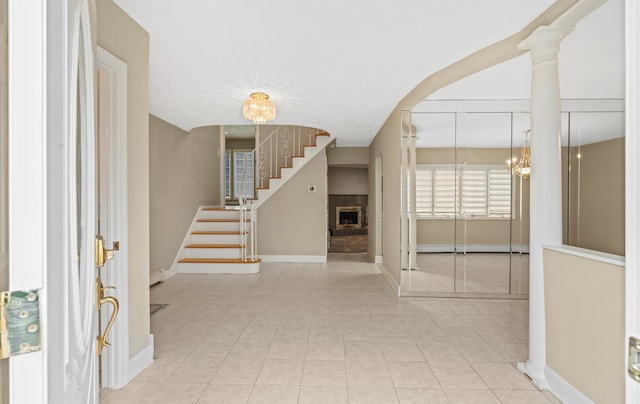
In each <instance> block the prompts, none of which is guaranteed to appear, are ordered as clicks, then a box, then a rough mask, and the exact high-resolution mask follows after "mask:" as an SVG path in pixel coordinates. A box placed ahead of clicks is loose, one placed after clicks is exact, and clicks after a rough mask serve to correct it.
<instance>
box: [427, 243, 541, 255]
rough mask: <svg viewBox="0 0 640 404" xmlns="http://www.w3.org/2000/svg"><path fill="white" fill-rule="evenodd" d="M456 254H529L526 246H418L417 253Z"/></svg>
mask: <svg viewBox="0 0 640 404" xmlns="http://www.w3.org/2000/svg"><path fill="white" fill-rule="evenodd" d="M456 248H457V252H458V253H463V252H486V253H508V252H513V253H523V254H528V253H529V246H528V245H527V244H467V245H466V246H465V245H464V244H458V245H457V246H455V245H454V244H418V252H419V253H453V252H455V251H456Z"/></svg>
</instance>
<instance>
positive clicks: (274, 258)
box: [258, 255, 327, 264]
mask: <svg viewBox="0 0 640 404" xmlns="http://www.w3.org/2000/svg"><path fill="white" fill-rule="evenodd" d="M258 257H259V258H260V259H261V260H262V262H303V263H321V264H324V263H326V262H327V256H326V255H258Z"/></svg>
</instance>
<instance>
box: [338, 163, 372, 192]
mask: <svg viewBox="0 0 640 404" xmlns="http://www.w3.org/2000/svg"><path fill="white" fill-rule="evenodd" d="M328 176H329V195H368V194H369V169H368V168H358V167H329V171H328Z"/></svg>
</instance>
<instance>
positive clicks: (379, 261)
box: [367, 251, 382, 264]
mask: <svg viewBox="0 0 640 404" xmlns="http://www.w3.org/2000/svg"><path fill="white" fill-rule="evenodd" d="M367 254H368V255H369V259H370V260H371V262H373V263H374V264H382V255H375V254H374V253H373V252H372V251H367Z"/></svg>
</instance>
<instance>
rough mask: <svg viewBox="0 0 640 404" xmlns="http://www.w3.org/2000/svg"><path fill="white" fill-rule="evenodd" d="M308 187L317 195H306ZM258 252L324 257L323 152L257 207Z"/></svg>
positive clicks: (325, 216)
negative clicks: (312, 187) (314, 190)
mask: <svg viewBox="0 0 640 404" xmlns="http://www.w3.org/2000/svg"><path fill="white" fill-rule="evenodd" d="M309 185H314V186H316V192H309V191H308V189H307V187H308V186H309ZM258 253H259V254H260V255H313V256H326V254H327V156H326V154H325V153H322V152H320V153H318V155H316V156H315V157H314V158H313V159H312V160H311V161H309V162H308V163H307V164H306V165H305V166H304V167H303V168H302V169H300V171H298V172H297V173H296V174H295V175H294V176H293V177H291V178H290V179H289V181H287V183H285V184H284V185H282V187H280V188H279V189H278V191H277V192H276V193H274V194H273V195H272V196H271V198H269V199H268V200H267V201H265V202H264V203H263V204H262V205H261V206H260V208H258Z"/></svg>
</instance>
